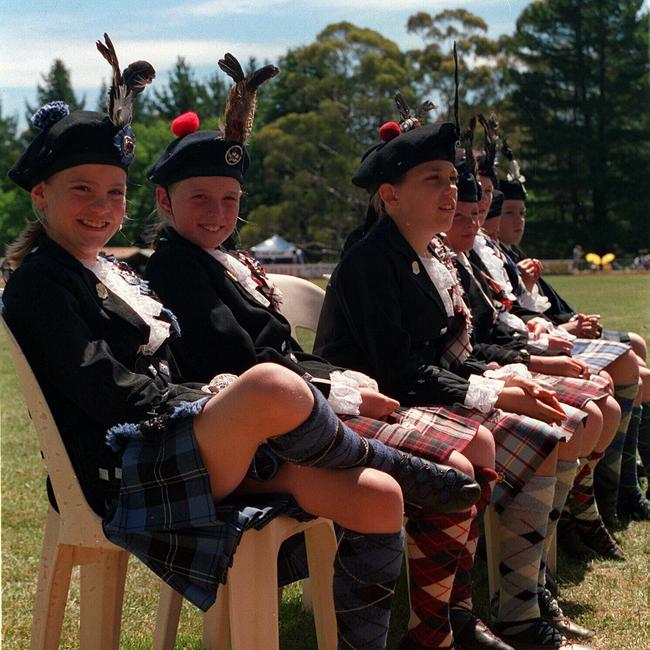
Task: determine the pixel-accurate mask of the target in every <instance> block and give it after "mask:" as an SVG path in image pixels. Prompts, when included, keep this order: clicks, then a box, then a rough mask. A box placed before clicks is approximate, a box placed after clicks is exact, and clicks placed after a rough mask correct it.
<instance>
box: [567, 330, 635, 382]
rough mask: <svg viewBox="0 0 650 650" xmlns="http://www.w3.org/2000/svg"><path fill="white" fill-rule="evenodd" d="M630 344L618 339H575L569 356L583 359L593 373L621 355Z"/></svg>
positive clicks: (628, 348)
mask: <svg viewBox="0 0 650 650" xmlns="http://www.w3.org/2000/svg"><path fill="white" fill-rule="evenodd" d="M630 349H631V348H630V346H629V345H628V344H627V343H621V342H620V341H606V340H603V339H576V340H575V341H573V350H571V356H572V357H573V358H574V359H580V360H581V361H584V362H585V363H586V364H587V365H588V366H589V370H590V371H591V372H593V373H594V374H595V373H597V372H599V371H601V370H604V369H605V368H606V367H607V366H608V365H609V364H610V363H612V362H613V361H616V359H618V358H619V357H620V356H623V355H624V354H625V353H626V352H627V351H628V350H630Z"/></svg>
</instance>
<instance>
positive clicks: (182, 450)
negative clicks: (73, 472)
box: [104, 417, 312, 611]
mask: <svg viewBox="0 0 650 650" xmlns="http://www.w3.org/2000/svg"><path fill="white" fill-rule="evenodd" d="M281 514H282V515H287V516H291V517H294V518H296V519H299V520H305V519H310V518H312V517H311V515H308V514H306V513H304V512H303V511H302V510H301V509H300V508H299V507H298V505H297V504H296V502H295V501H294V500H293V499H292V498H291V497H290V496H289V495H275V494H261V495H260V494H256V495H250V496H245V497H231V498H226V499H224V500H222V501H220V502H218V503H215V502H214V500H213V498H212V494H211V491H210V480H209V477H208V472H207V470H206V469H205V467H204V465H203V462H202V460H201V456H200V454H199V451H198V447H197V444H196V438H195V436H194V429H193V418H191V417H181V418H178V419H176V420H172V421H169V424H168V426H167V427H166V429H165V431H164V432H163V433H162V434H161V437H160V438H158V439H152V438H131V439H130V440H129V441H128V442H127V445H126V448H125V450H124V455H123V458H122V481H121V487H120V494H119V497H118V498H117V501H116V502H115V503H114V504H113V506H112V508H111V509H110V511H109V513H108V514H107V516H106V517H105V519H104V533H105V534H106V536H107V537H108V539H110V540H111V541H112V542H113V543H114V544H117V545H118V546H121V547H122V548H125V549H126V550H127V551H129V552H130V553H133V555H135V556H136V557H138V558H139V559H140V560H141V561H142V562H143V563H144V564H145V565H147V566H148V567H149V568H150V569H151V570H152V571H153V572H154V573H156V574H157V575H158V576H159V577H160V578H162V579H163V580H164V581H165V582H167V584H169V585H170V586H171V587H172V588H173V589H175V590H176V591H178V592H179V593H181V594H182V595H183V596H184V597H185V598H187V599H188V600H189V601H190V602H192V603H193V604H194V605H196V606H197V607H199V608H200V609H202V610H203V611H206V610H207V609H208V608H209V607H210V606H211V605H212V604H213V603H214V601H215V598H216V593H217V588H218V587H219V584H220V583H224V582H225V581H226V576H227V572H228V569H229V568H230V566H231V565H232V561H233V558H234V554H235V550H236V549H237V546H238V544H239V542H240V540H241V537H242V535H243V533H244V531H246V530H249V529H251V528H255V529H258V530H259V529H260V528H263V527H264V526H265V525H266V524H267V523H268V522H269V521H271V520H272V519H273V518H274V517H276V516H278V515H281ZM281 566H283V564H281ZM287 566H288V565H287Z"/></svg>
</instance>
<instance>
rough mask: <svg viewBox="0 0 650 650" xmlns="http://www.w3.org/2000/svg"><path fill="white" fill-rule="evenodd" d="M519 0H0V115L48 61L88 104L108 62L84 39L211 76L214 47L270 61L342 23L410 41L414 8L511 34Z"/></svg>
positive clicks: (27, 96)
mask: <svg viewBox="0 0 650 650" xmlns="http://www.w3.org/2000/svg"><path fill="white" fill-rule="evenodd" d="M527 4H528V1H527V0H480V1H478V0H469V1H462V0H442V1H441V0H428V1H426V2H424V1H422V0H304V1H303V2H289V1H287V0H230V1H229V2H226V1H224V0H175V1H173V2H172V1H170V0H157V1H156V2H151V1H149V0H140V1H138V0H130V1H129V0H104V1H99V0H83V1H77V0H74V1H65V0H63V1H59V2H53V1H52V0H49V1H47V2H46V1H43V0H2V2H0V43H2V47H1V48H0V100H1V101H2V113H3V114H4V115H17V116H19V117H20V118H21V119H22V115H23V113H24V106H25V100H27V101H29V102H30V103H31V104H34V101H35V92H36V85H37V84H38V83H39V82H40V81H41V75H42V74H43V73H46V72H47V71H48V69H49V68H50V66H51V64H52V61H53V60H54V58H61V59H63V61H64V63H65V64H66V66H67V67H68V68H69V69H70V70H71V77H72V83H73V86H74V88H75V89H76V90H77V91H78V92H79V93H86V96H87V101H88V103H89V105H90V106H91V107H93V108H94V107H95V105H96V102H97V96H98V90H99V87H100V85H101V82H102V79H107V78H108V66H107V64H106V63H105V62H104V60H103V59H101V57H100V56H99V54H98V53H97V51H96V50H95V46H94V41H95V40H96V39H98V38H101V36H102V34H103V32H105V31H106V32H108V33H109V35H110V36H111V38H112V40H113V42H114V43H115V46H116V49H117V52H118V55H119V57H120V62H121V63H122V64H123V65H126V64H127V63H129V62H131V61H133V60H136V59H141V58H144V59H147V60H149V61H151V63H152V64H153V65H154V67H155V68H156V70H157V72H158V77H157V79H158V82H159V83H160V82H163V83H164V82H166V80H167V71H168V70H169V69H170V68H171V67H172V66H173V64H174V62H175V60H176V58H177V57H178V56H179V55H182V56H185V57H186V59H187V60H188V62H189V63H190V64H191V65H192V67H193V68H194V69H195V70H196V71H197V73H198V74H199V75H200V76H203V75H206V76H207V75H208V74H210V73H212V72H213V71H214V70H215V69H216V67H215V63H216V61H217V59H218V58H220V57H221V56H222V55H223V53H224V52H226V51H231V52H232V53H233V54H235V55H236V56H237V57H238V58H240V59H244V60H245V59H246V58H248V57H249V56H251V55H254V56H256V57H257V58H258V59H269V60H271V61H273V60H277V58H278V57H279V56H280V55H281V54H283V53H284V52H285V51H286V50H287V49H288V48H290V47H298V46H300V45H305V44H307V43H310V42H311V41H313V40H314V37H315V36H316V34H318V32H319V31H320V30H321V29H323V28H324V27H325V26H326V25H328V24H330V23H333V22H338V21H342V20H347V21H350V22H352V23H354V24H356V25H359V26H362V27H369V28H372V29H376V30H377V31H379V32H381V33H382V34H383V35H385V36H386V37H388V38H390V39H392V40H394V41H395V42H397V43H398V44H399V45H400V46H401V47H402V48H404V49H406V48H409V47H416V46H418V45H419V43H420V41H419V39H418V38H417V37H414V36H412V35H409V34H407V32H406V28H405V25H406V20H407V18H408V16H410V15H411V14H413V13H415V12H417V11H428V12H430V13H436V12H438V11H441V10H442V9H445V8H452V7H459V6H460V7H465V8H467V9H469V10H470V11H472V12H473V13H476V14H478V15H480V16H481V17H483V18H484V19H485V21H486V22H487V23H488V25H489V27H490V34H491V35H492V36H495V35H498V34H502V33H505V32H511V31H512V30H513V29H514V23H515V21H516V19H517V17H518V16H519V14H520V13H521V10H522V9H523V7H525V6H526V5H527Z"/></svg>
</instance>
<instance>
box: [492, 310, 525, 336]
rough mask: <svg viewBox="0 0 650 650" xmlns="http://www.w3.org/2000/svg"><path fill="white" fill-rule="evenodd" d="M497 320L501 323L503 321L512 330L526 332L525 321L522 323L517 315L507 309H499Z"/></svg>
mask: <svg viewBox="0 0 650 650" xmlns="http://www.w3.org/2000/svg"><path fill="white" fill-rule="evenodd" d="M499 320H500V321H501V322H502V323H505V324H506V325H507V326H508V327H511V328H512V329H513V330H516V331H517V332H527V331H528V328H527V327H526V323H524V321H523V320H521V318H519V316H515V315H514V314H511V313H510V312H509V311H501V312H499Z"/></svg>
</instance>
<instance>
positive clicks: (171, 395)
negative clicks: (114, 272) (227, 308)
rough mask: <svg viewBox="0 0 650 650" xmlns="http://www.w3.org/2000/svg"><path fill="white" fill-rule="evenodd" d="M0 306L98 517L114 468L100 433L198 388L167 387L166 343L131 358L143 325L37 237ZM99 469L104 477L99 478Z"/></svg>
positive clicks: (159, 411) (194, 395)
mask: <svg viewBox="0 0 650 650" xmlns="http://www.w3.org/2000/svg"><path fill="white" fill-rule="evenodd" d="M3 303H4V316H5V319H6V321H7V323H8V325H9V327H10V328H11V331H12V332H13V333H14V336H15V337H16V339H17V340H18V343H19V344H20V347H21V349H22V351H23V353H24V354H25V356H26V357H27V360H28V361H29V364H30V365H31V367H32V370H33V371H34V374H35V375H36V378H37V380H38V382H39V384H40V386H41V388H42V390H43V393H44V394H45V398H46V399H47V403H48V405H49V407H50V409H51V410H52V414H53V416H54V419H55V421H56V423H57V425H58V427H59V430H60V432H61V436H62V438H63V442H64V444H65V447H66V449H67V451H68V454H69V456H70V460H71V462H72V465H73V467H74V469H75V472H76V474H77V477H78V479H79V482H80V484H81V487H82V490H83V492H84V494H85V496H86V499H87V500H88V502H89V504H90V506H91V507H92V508H93V510H95V512H97V513H98V514H99V515H103V514H104V513H105V506H106V500H107V498H109V497H110V496H114V490H115V488H116V486H118V485H119V481H117V480H116V478H115V469H116V468H118V467H120V466H121V460H120V457H119V455H117V454H114V453H113V452H112V451H111V449H110V448H109V447H108V445H107V444H106V442H105V435H106V431H107V430H108V429H109V428H110V427H112V426H114V425H117V424H120V423H125V422H139V421H142V420H146V419H149V418H151V417H154V416H158V415H167V414H169V413H170V412H171V410H173V409H174V408H175V406H176V405H178V404H179V403H180V402H181V401H183V400H196V399H198V398H199V397H205V394H204V393H201V392H200V391H199V390H198V388H199V385H198V384H184V385H182V384H176V383H174V382H180V381H182V379H181V376H180V374H179V373H178V369H177V366H176V363H175V361H174V358H173V356H172V354H171V352H170V350H169V347H168V346H167V345H166V344H163V345H162V346H161V347H160V348H159V349H158V351H157V352H156V353H155V354H154V355H152V356H145V355H144V354H142V353H140V352H139V351H138V348H139V347H140V346H141V345H142V344H143V343H145V342H146V341H147V340H148V337H149V326H148V325H147V324H146V323H145V322H144V321H143V320H142V319H141V318H140V316H138V314H136V313H135V312H134V311H133V310H132V309H131V307H129V305H127V304H126V303H125V302H124V301H122V300H121V299H120V298H119V297H118V296H116V295H114V294H113V293H111V292H110V291H109V290H107V289H106V287H104V285H102V284H101V283H98V280H97V278H96V277H95V276H94V275H93V274H92V273H91V272H90V271H89V270H88V269H86V268H85V267H84V266H83V265H82V264H81V262H79V261H78V260H77V259H75V258H74V257H72V256H71V255H70V254H69V253H67V252H66V251H65V250H64V249H63V248H61V247H60V246H59V245H58V244H56V243H55V242H53V241H52V240H51V239H49V238H48V237H46V236H42V237H41V238H40V240H39V242H38V246H37V248H35V249H34V250H33V251H32V252H31V253H30V254H29V255H27V257H26V258H25V260H24V261H23V263H22V265H21V266H20V267H19V268H18V269H17V270H16V271H15V273H13V275H12V276H11V278H10V279H9V281H8V282H7V286H6V288H5V291H4V294H3ZM100 469H104V470H107V473H108V477H109V480H105V479H103V478H100V471H99V470H100ZM103 474H104V473H103Z"/></svg>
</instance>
